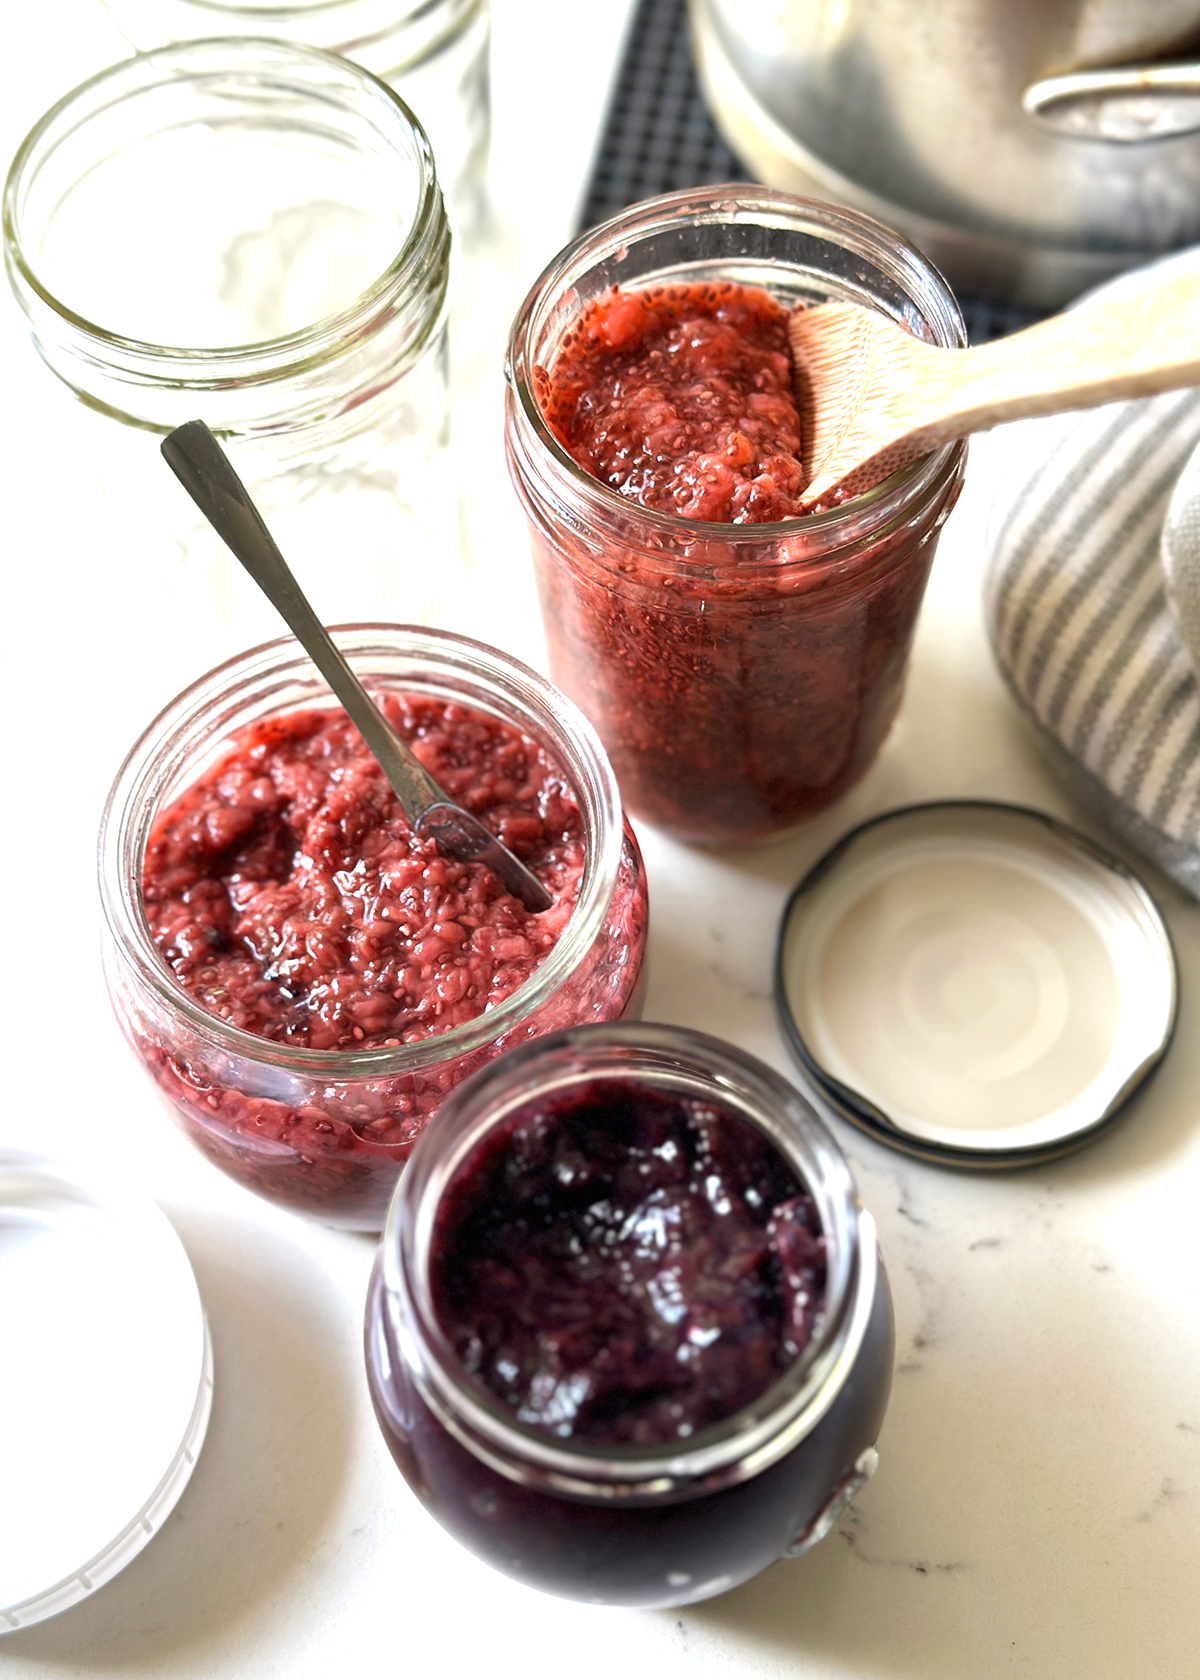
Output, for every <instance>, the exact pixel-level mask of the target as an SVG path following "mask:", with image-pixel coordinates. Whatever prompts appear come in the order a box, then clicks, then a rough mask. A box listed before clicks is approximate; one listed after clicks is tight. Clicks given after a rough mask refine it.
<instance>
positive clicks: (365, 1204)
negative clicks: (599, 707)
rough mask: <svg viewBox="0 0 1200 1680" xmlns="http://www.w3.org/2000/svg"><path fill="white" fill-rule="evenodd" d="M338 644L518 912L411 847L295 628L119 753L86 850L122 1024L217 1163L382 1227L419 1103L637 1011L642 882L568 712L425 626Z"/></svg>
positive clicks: (423, 849) (373, 767) (500, 665)
mask: <svg viewBox="0 0 1200 1680" xmlns="http://www.w3.org/2000/svg"><path fill="white" fill-rule="evenodd" d="M335 639H336V640H337V642H338V645H339V646H340V647H341V649H342V651H343V653H344V654H345V655H346V656H347V658H348V659H349V661H350V663H351V665H352V666H353V667H354V668H355V670H356V671H357V672H358V674H359V676H360V677H361V678H362V679H363V681H364V682H365V683H366V685H367V687H368V689H370V690H371V692H372V693H373V694H374V696H375V697H376V699H377V701H378V703H379V704H380V705H381V707H382V708H383V710H384V711H385V713H386V714H387V715H388V716H389V718H390V720H391V722H392V724H393V726H394V727H395V728H396V729H397V731H398V732H399V733H400V734H401V735H402V736H403V737H404V738H405V739H407V740H408V742H409V744H410V745H411V747H412V749H413V751H414V752H415V753H416V755H417V756H418V758H420V759H421V760H422V762H423V763H424V764H425V766H426V768H427V769H429V770H430V771H431V772H432V774H433V775H434V776H435V778H436V779H437V780H438V781H439V782H440V784H441V785H442V786H443V787H444V788H445V789H446V791H447V792H448V793H449V794H450V796H451V798H453V799H456V800H458V802H459V803H461V804H463V805H465V806H467V807H469V808H470V809H472V810H473V811H475V813H476V814H477V815H478V816H479V817H480V818H481V819H482V820H483V821H484V822H485V823H486V824H488V825H489V826H490V827H491V828H492V830H493V832H496V833H498V834H499V835H500V838H501V839H502V840H503V841H504V842H505V844H507V845H508V846H509V847H510V848H511V849H512V850H513V851H515V852H516V853H517V854H518V855H519V856H520V857H521V858H522V860H523V861H524V862H525V863H526V864H527V865H528V866H529V867H530V868H531V869H532V870H533V871H534V873H535V874H537V875H538V876H539V878H540V879H541V880H542V882H543V884H544V885H545V886H546V888H547V890H548V891H549V893H550V897H551V905H550V907H549V909H547V910H545V911H542V912H537V913H534V912H532V911H529V910H527V909H526V908H525V907H524V906H523V905H521V904H520V903H518V901H517V900H516V899H514V898H513V897H512V896H511V895H509V894H508V893H506V892H505V890H504V888H503V886H502V884H501V883H500V882H499V881H497V879H496V878H495V876H493V875H492V873H491V871H490V870H488V869H486V868H485V867H484V866H483V865H482V864H478V863H463V862H460V861H458V860H455V859H452V858H447V857H445V856H443V855H442V854H441V853H440V852H439V851H438V849H437V847H436V845H435V844H434V843H433V842H431V841H423V840H420V839H417V838H415V837H414V836H413V835H412V833H411V831H410V830H409V828H408V824H407V822H406V821H405V819H404V815H403V812H402V811H401V810H400V807H399V804H398V802H397V800H396V798H395V795H394V793H393V792H392V790H391V788H390V787H389V786H388V784H387V782H386V780H385V779H384V777H383V773H382V771H380V769H379V767H378V765H377V764H376V763H375V761H374V759H373V758H372V757H371V756H370V754H369V753H368V752H367V751H366V748H365V746H364V744H363V742H362V739H361V737H360V736H359V735H358V732H357V730H355V729H354V727H353V726H352V725H351V724H350V722H349V720H348V719H347V718H346V716H345V714H344V713H343V712H342V711H341V710H340V708H338V707H336V706H335V705H334V704H333V703H332V697H331V695H330V694H329V691H328V689H327V688H326V687H325V685H324V683H323V681H322V679H321V678H320V676H319V675H318V673H317V671H316V669H315V668H314V667H313V665H312V664H311V663H310V661H309V659H308V657H307V655H305V654H304V652H303V651H302V650H301V649H300V648H299V647H298V645H297V644H296V643H295V642H294V641H293V640H292V639H291V638H290V637H289V638H284V639H282V640H280V641H276V642H271V643H268V644H266V645H265V646H262V647H258V648H254V649H252V650H251V651H250V652H248V653H245V654H242V655H240V656H239V657H237V658H236V659H232V660H230V661H229V662H228V663H227V664H225V665H222V666H220V667H219V668H218V669H217V670H215V671H212V672H210V673H209V674H208V675H207V676H205V677H202V678H201V679H200V680H199V681H198V682H197V683H194V684H193V685H192V687H191V688H189V689H187V690H186V691H185V692H184V693H183V694H181V695H180V696H179V697H178V699H176V700H175V701H173V702H172V703H171V705H169V706H168V707H167V708H166V710H165V711H164V712H162V713H161V714H160V716H159V717H158V718H156V719H155V721H154V722H153V723H152V724H151V725H150V727H149V729H148V730H147V731H146V732H145V734H144V735H143V736H142V738H141V740H140V741H139V742H138V743H137V745H136V746H135V747H134V749H133V751H132V752H131V753H130V755H129V757H128V759H127V760H126V762H125V764H124V765H123V766H122V768H121V770H120V772H119V774H118V776H117V779H116V782H115V784H114V787H113V790H112V793H111V795H110V797H109V802H108V806H107V809H106V812H105V817H104V823H103V827H102V831H101V839H100V888H101V897H102V901H103V906H104V911H105V917H106V923H107V939H106V944H105V972H106V978H107V981H108V986H109V993H110V996H111V998H112V1001H113V1006H114V1008H115V1010H116V1013H117V1017H118V1019H119V1021H120V1023H121V1026H122V1028H123V1029H124V1032H125V1035H126V1037H127V1038H128V1040H129V1042H130V1044H131V1045H132V1046H133V1048H134V1050H135V1052H136V1053H137V1055H138V1057H139V1058H140V1060H141V1061H142V1063H143V1065H144V1066H145V1068H146V1069H147V1070H148V1072H149V1073H150V1075H151V1078H152V1079H153V1081H154V1083H155V1085H156V1086H157V1088H158V1090H159V1092H160V1094H161V1095H162V1096H163V1097H165V1098H166V1100H167V1103H168V1107H169V1109H170V1112H171V1113H172V1115H173V1117H174V1118H175V1119H176V1120H177V1122H178V1123H179V1124H180V1125H181V1126H182V1128H183V1130H184V1132H185V1133H186V1134H187V1136H188V1137H189V1138H190V1139H191V1140H192V1142H193V1143H195V1144H196V1145H197V1146H198V1147H199V1148H200V1150H201V1151H202V1152H203V1153H204V1154H205V1155H206V1156H207V1157H208V1159H209V1160H210V1161H212V1162H213V1163H214V1164H215V1165H216V1166H218V1167H220V1168H222V1169H223V1170H224V1171H225V1172H227V1173H229V1174H230V1176H231V1177H233V1178H235V1179H237V1180H238V1181H239V1182H240V1183H242V1184H244V1185H246V1186H247V1187H248V1188H250V1189H252V1190H256V1191H258V1192H259V1193H260V1194H261V1195H263V1196H266V1197H268V1198H269V1199H271V1200H272V1201H275V1202H278V1203H280V1204H282V1205H283V1206H286V1207H289V1208H292V1209H295V1210H297V1211H299V1212H304V1213H309V1214H313V1215H315V1216H317V1217H318V1218H320V1219H322V1220H324V1221H326V1222H328V1223H331V1224H335V1225H340V1226H344V1227H346V1228H349V1229H358V1230H371V1231H378V1230H379V1229H380V1228H381V1227H382V1225H383V1220H384V1215H385V1213H386V1211H387V1206H388V1201H389V1199H390V1197H391V1194H392V1191H393V1189H394V1187H395V1184H396V1180H397V1178H398V1176H399V1174H400V1171H401V1168H402V1167H403V1165H404V1163H405V1162H406V1160H407V1158H408V1156H409V1153H410V1152H411V1150H412V1147H413V1144H414V1142H415V1141H416V1139H417V1137H418V1136H419V1134H420V1133H421V1131H422V1130H423V1128H424V1126H425V1124H426V1122H427V1121H428V1120H429V1118H430V1116H431V1115H432V1114H433V1113H434V1112H435V1111H436V1110H437V1108H438V1107H439V1105H440V1104H441V1103H442V1101H443V1100H444V1098H445V1097H446V1095H447V1093H448V1092H449V1091H451V1090H452V1089H453V1088H454V1086H456V1085H457V1084H458V1083H459V1082H460V1081H461V1080H463V1079H465V1078H466V1077H467V1075H468V1074H470V1073H471V1072H473V1071H474V1070H475V1069H477V1068H478V1067H480V1066H481V1065H482V1064H483V1063H485V1062H486V1061H488V1060H489V1059H490V1058H492V1057H494V1056H497V1055H499V1054H500V1053H501V1052H502V1051H503V1050H505V1049H506V1048H507V1047H509V1046H511V1045H515V1044H520V1043H522V1042H523V1041H524V1040H526V1039H529V1038H532V1037H535V1036H536V1035H537V1034H539V1033H545V1032H549V1031H552V1030H554V1029H556V1028H561V1027H564V1026H574V1025H577V1024H579V1023H583V1022H597V1021H608V1020H614V1019H616V1018H618V1017H620V1016H622V1015H626V1014H636V1013H638V1011H639V1010H640V988H639V978H640V973H641V963H642V953H643V950H644V946H645V939H646V884H645V875H644V871H643V867H642V862H641V857H640V854H639V852H638V848H637V843H636V841H635V839H634V837H633V834H632V831H631V830H630V829H629V828H628V825H626V824H625V823H624V820H623V817H622V812H621V803H620V796H619V794H618V792H617V786H616V781H615V779H614V777H613V773H612V770H611V768H610V766H609V764H608V761H607V759H606V758H605V755H604V750H603V748H602V747H601V745H600V743H599V741H598V740H597V739H596V736H595V734H594V732H593V731H592V729H591V727H590V725H589V724H588V723H587V722H586V720H585V719H584V718H583V717H582V716H581V715H580V714H579V713H578V712H577V711H576V710H575V708H574V707H573V706H572V705H571V704H570V702H569V701H566V700H565V699H564V698H563V696H562V695H560V694H558V693H557V692H556V691H555V689H554V688H553V687H552V686H551V685H550V684H549V683H548V682H547V681H546V680H545V678H543V677H541V676H539V675H537V673H535V672H533V671H531V670H528V669H527V668H526V667H525V666H523V665H520V664H518V663H517V662H516V661H515V660H513V659H510V658H509V657H508V656H507V655H506V654H503V653H499V652H497V651H496V650H495V649H494V648H489V647H485V646H483V645H482V644H481V643H478V642H473V641H468V640H467V639H465V638H464V637H461V636H455V635H451V634H449V633H447V632H444V631H437V630H425V629H421V630H418V629H413V628H410V627H406V626H396V625H365V626H352V627H350V628H348V629H344V630H339V631H337V632H336V634H335Z"/></svg>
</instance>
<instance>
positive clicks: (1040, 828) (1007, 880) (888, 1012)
mask: <svg viewBox="0 0 1200 1680" xmlns="http://www.w3.org/2000/svg"><path fill="white" fill-rule="evenodd" d="M776 991H777V996H778V999H779V1004H780V1008H781V1012H782V1015H783V1020H784V1023H785V1026H786V1028H787V1031H788V1034H789V1037H790V1039H791V1042H792V1047H793V1049H794V1050H795V1052H796V1054H797V1057H798V1059H799V1061H800V1063H801V1066H802V1067H803V1069H804V1070H805V1073H806V1074H807V1075H808V1078H809V1080H810V1082H811V1083H812V1085H813V1087H814V1089H815V1090H816V1091H817V1093H818V1094H819V1095H821V1096H823V1097H824V1098H825V1099H826V1101H827V1102H828V1103H829V1104H830V1105H831V1106H832V1107H833V1108H834V1109H835V1110H836V1111H837V1112H839V1113H840V1114H842V1115H843V1116H844V1117H845V1118H847V1119H849V1120H852V1121H853V1122H854V1123H855V1124H857V1125H860V1126H862V1127H863V1129H865V1130H867V1131H869V1132H871V1133H872V1135H874V1136H876V1137H878V1138H880V1139H881V1140H882V1141H884V1142H887V1143H891V1144H893V1145H894V1146H895V1147H898V1148H901V1149H904V1150H906V1151H907V1152H909V1153H911V1154H916V1155H920V1156H922V1157H924V1158H925V1159H929V1160H934V1161H940V1162H944V1163H948V1164H954V1165H963V1166H1018V1165H1023V1164H1027V1163H1031V1162H1033V1161H1038V1160H1044V1159H1046V1158H1048V1157H1050V1156H1053V1155H1059V1154H1062V1153H1064V1152H1066V1150H1068V1149H1072V1148H1077V1147H1078V1146H1079V1145H1080V1144H1081V1143H1083V1142H1085V1141H1086V1139H1087V1137H1088V1135H1089V1134H1090V1133H1092V1132H1093V1131H1094V1130H1095V1129H1096V1128H1097V1127H1098V1126H1100V1125H1102V1124H1103V1123H1104V1122H1106V1121H1107V1120H1109V1119H1111V1118H1112V1117H1113V1116H1114V1115H1115V1114H1116V1112H1117V1111H1118V1110H1119V1109H1120V1107H1121V1106H1122V1105H1123V1104H1124V1103H1125V1101H1126V1100H1127V1099H1128V1098H1129V1097H1130V1096H1131V1095H1132V1093H1133V1092H1134V1090H1136V1089H1137V1087H1138V1086H1140V1085H1141V1084H1142V1083H1143V1081H1144V1080H1145V1079H1146V1078H1147V1077H1148V1076H1149V1074H1150V1073H1151V1072H1152V1070H1153V1069H1154V1068H1155V1067H1156V1066H1157V1064H1158V1062H1159V1061H1160V1059H1161V1058H1162V1056H1163V1054H1164V1052H1165V1051H1166V1048H1167V1046H1168V1044H1169V1043H1170V1038H1171V1033H1172V1030H1173V1028H1174V1024H1175V1016H1176V1006H1177V991H1178V987H1177V977H1176V966H1175V957H1174V953H1173V951H1172V948H1171V941H1170V936H1169V935H1168V933H1167V929H1166V926H1165V924H1164V923H1163V919H1162V917H1161V915H1160V914H1159V911H1158V909H1157V907H1156V905H1155V904H1154V901H1153V899H1152V898H1151V896H1150V894H1149V892H1148V891H1147V889H1146V887H1145V886H1144V885H1143V884H1142V882H1141V881H1140V880H1139V879H1138V878H1137V876H1136V875H1134V874H1133V873H1132V871H1131V870H1129V869H1128V868H1127V867H1126V865H1125V864H1123V863H1121V862H1120V861H1119V860H1118V859H1116V858H1114V857H1111V856H1110V855H1109V854H1108V853H1106V852H1104V851H1103V850H1102V849H1100V848H1099V847H1097V846H1095V845H1094V844H1093V843H1092V842H1091V841H1090V840H1088V839H1086V838H1085V837H1084V836H1082V835H1080V834H1077V833H1075V832H1074V831H1073V830H1071V829H1069V828H1066V827H1064V825H1063V824H1061V823H1059V822H1056V821H1055V820H1054V819H1053V818H1051V817H1048V816H1045V815H1044V814H1043V813H1041V812H1038V811H1030V810H1025V809H1023V808H1021V807H1018V806H1012V805H999V804H991V803H984V802H975V801H963V802H957V801H956V802H952V803H944V804H933V805H918V806H912V807H910V808H907V809H905V810H901V811H894V812H890V813H888V814H887V815H886V816H883V817H880V818H877V819H875V820H874V821H872V822H869V823H866V824H864V825H863V826H862V827H861V828H858V829H855V830H854V831H853V832H852V833H851V834H848V835H847V836H845V838H844V839H842V840H841V841H840V842H839V843H838V844H837V845H836V846H835V847H834V848H833V850H832V851H830V852H829V853H827V854H826V856H825V857H824V858H823V859H822V860H821V862H820V863H818V864H817V865H816V867H815V868H814V869H813V870H812V871H810V873H809V874H808V875H807V876H806V877H805V879H804V880H803V881H802V882H801V883H800V885H799V886H798V887H797V889H796V891H795V892H794V894H793V895H792V897H791V899H790V901H789V903H788V905H787V907H786V909H785V911H784V915H783V920H782V923H781V927H780V937H779V947H778V955H777V970H776Z"/></svg>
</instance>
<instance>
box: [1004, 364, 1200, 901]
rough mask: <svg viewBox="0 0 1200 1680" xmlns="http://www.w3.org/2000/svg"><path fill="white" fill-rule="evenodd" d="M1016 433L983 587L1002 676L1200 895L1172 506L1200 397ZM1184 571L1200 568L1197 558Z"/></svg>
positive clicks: (1197, 691) (1050, 421)
mask: <svg viewBox="0 0 1200 1680" xmlns="http://www.w3.org/2000/svg"><path fill="white" fill-rule="evenodd" d="M1010 432H1011V439H1010V447H1011V450H1012V453H1011V457H1010V468H1011V470H1010V471H1009V472H1008V473H1007V474H1006V477H1005V481H1004V484H1003V487H1002V489H1001V490H1000V492H999V494H998V496H997V499H996V502H995V505H994V507H993V509H992V515H991V520H990V523H989V529H988V535H987V549H988V565H987V572H986V580H985V586H984V602H985V611H986V615H987V621H988V630H989V634H990V636H991V642H992V648H993V650H994V652H995V656H996V660H997V662H998V664H999V667H1000V670H1001V672H1002V674H1003V675H1004V677H1005V679H1006V681H1007V683H1008V685H1009V687H1010V688H1011V689H1012V691H1013V693H1014V695H1015V696H1016V698H1017V700H1018V701H1019V702H1020V704H1021V705H1022V707H1023V708H1024V709H1025V711H1026V712H1027V713H1028V714H1029V716H1030V717H1031V718H1032V719H1033V720H1034V722H1035V724H1036V725H1037V727H1038V729H1039V731H1040V732H1041V734H1042V736H1043V738H1044V740H1045V741H1046V742H1047V744H1048V746H1049V748H1050V751H1051V754H1052V756H1053V757H1054V758H1055V760H1056V761H1057V763H1058V764H1059V765H1060V767H1061V768H1062V770H1063V772H1064V773H1065V774H1066V776H1067V778H1068V779H1069V780H1070V781H1071V782H1072V783H1073V784H1074V785H1075V787H1076V788H1077V789H1078V790H1080V791H1081V792H1082V793H1083V794H1084V795H1085V797H1087V798H1088V799H1089V801H1090V802H1091V803H1092V805H1093V806H1094V807H1096V808H1097V809H1098V810H1099V812H1100V814H1101V816H1102V817H1103V819H1104V820H1105V821H1107V822H1108V823H1109V824H1110V825H1111V826H1112V827H1113V828H1114V829H1115V830H1116V831H1117V832H1118V833H1119V834H1120V835H1121V836H1122V837H1123V838H1124V839H1125V840H1126V841H1127V842H1129V843H1130V844H1132V845H1134V846H1136V847H1138V848H1139V849H1140V850H1142V851H1144V852H1145V853H1146V854H1147V855H1148V856H1149V857H1151V858H1152V859H1153V860H1154V861H1155V862H1156V863H1157V864H1158V865H1159V866H1160V867H1161V868H1163V869H1165V870H1166V871H1167V872H1168V873H1169V874H1171V875H1173V876H1174V877H1175V879H1176V880H1178V881H1179V882H1180V884H1181V885H1183V886H1184V887H1186V888H1187V890H1188V891H1189V892H1191V893H1193V894H1195V895H1196V896H1197V897H1200V683H1198V682H1197V675H1198V673H1200V659H1197V662H1196V663H1193V656H1192V654H1191V653H1190V652H1189V646H1188V642H1187V641H1186V640H1185V638H1184V636H1183V635H1182V634H1181V628H1180V626H1181V622H1186V616H1185V614H1186V611H1187V610H1188V609H1187V608H1186V606H1185V603H1184V600H1183V593H1182V591H1180V592H1179V606H1178V607H1177V608H1176V607H1173V605H1172V601H1171V599H1170V596H1169V593H1168V588H1167V574H1166V571H1165V570H1164V565H1163V557H1162V543H1163V535H1164V523H1165V521H1166V517H1167V512H1168V506H1169V505H1170V503H1171V499H1172V494H1173V492H1174V491H1175V489H1176V485H1177V483H1179V481H1180V478H1181V474H1182V473H1183V472H1184V469H1185V467H1186V466H1187V463H1188V460H1189V457H1190V456H1191V455H1192V452H1193V450H1195V449H1196V447H1197V444H1198V443H1200V390H1191V391H1171V392H1167V393H1165V394H1164V395H1162V396H1158V397H1150V398H1147V399H1145V400H1143V401H1140V402H1130V403H1114V404H1110V405H1109V406H1108V407H1106V408H1098V409H1092V410H1090V411H1088V412H1086V413H1083V414H1069V415H1054V416H1051V417H1049V418H1047V419H1044V420H1032V421H1025V422H1022V423H1021V424H1020V425H1019V426H1013V427H1011V428H1010ZM1196 470H1197V469H1193V471H1196ZM1195 483H1196V487H1197V491H1198V492H1200V478H1197V479H1196V480H1195ZM1182 488H1183V486H1182V485H1181V490H1182ZM1197 515H1198V517H1197V519H1196V520H1195V521H1194V522H1193V523H1192V524H1191V525H1187V522H1186V521H1185V520H1184V519H1183V518H1182V516H1181V518H1180V520H1179V521H1178V524H1179V527H1180V529H1181V531H1182V530H1184V529H1185V526H1186V528H1187V529H1191V530H1195V531H1196V532H1197V533H1198V534H1200V506H1198V507H1197ZM1186 541H1187V539H1186V537H1183V536H1181V538H1180V540H1179V543H1178V545H1177V546H1178V548H1179V551H1180V552H1181V553H1182V551H1183V549H1184V548H1185V547H1186ZM1192 553H1193V557H1194V558H1195V559H1200V547H1197V548H1196V549H1195V550H1193V551H1192ZM1176 570H1177V573H1178V576H1179V578H1180V580H1181V582H1182V580H1183V579H1184V577H1185V576H1186V577H1187V578H1188V579H1195V577H1196V576H1197V573H1196V571H1195V569H1194V567H1193V566H1192V564H1191V562H1187V563H1183V562H1181V563H1179V564H1178V565H1177V567H1176ZM1197 653H1198V654H1200V649H1198V650H1197Z"/></svg>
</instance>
